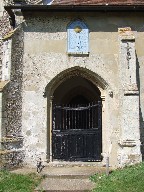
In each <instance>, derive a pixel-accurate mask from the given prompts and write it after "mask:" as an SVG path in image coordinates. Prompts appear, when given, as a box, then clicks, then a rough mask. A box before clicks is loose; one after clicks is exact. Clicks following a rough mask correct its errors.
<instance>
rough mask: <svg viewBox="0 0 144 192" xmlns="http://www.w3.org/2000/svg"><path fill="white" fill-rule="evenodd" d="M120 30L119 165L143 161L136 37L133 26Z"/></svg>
mask: <svg viewBox="0 0 144 192" xmlns="http://www.w3.org/2000/svg"><path fill="white" fill-rule="evenodd" d="M118 32H119V77H120V85H121V87H120V97H121V109H120V110H121V116H120V125H121V138H120V140H119V142H118V144H119V146H120V148H119V151H118V162H119V166H120V167H123V166H125V165H128V164H134V163H139V162H141V161H142V156H141V151H140V146H141V143H140V122H139V90H138V86H137V79H136V68H137V66H136V54H135V37H134V35H133V33H132V31H131V28H129V27H127V28H120V29H119V30H118Z"/></svg>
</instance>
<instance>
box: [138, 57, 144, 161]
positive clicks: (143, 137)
mask: <svg viewBox="0 0 144 192" xmlns="http://www.w3.org/2000/svg"><path fill="white" fill-rule="evenodd" d="M136 63H137V65H136V66H137V68H136V77H137V85H138V90H139V93H140V107H139V110H140V111H139V114H140V141H141V153H142V160H144V119H143V115H144V114H143V113H142V109H141V105H142V103H141V89H140V85H141V82H140V73H139V71H140V65H139V61H138V57H137V54H136Z"/></svg>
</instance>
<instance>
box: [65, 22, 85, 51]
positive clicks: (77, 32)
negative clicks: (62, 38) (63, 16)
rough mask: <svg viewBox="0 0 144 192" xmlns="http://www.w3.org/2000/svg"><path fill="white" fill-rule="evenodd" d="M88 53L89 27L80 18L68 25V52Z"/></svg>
mask: <svg viewBox="0 0 144 192" xmlns="http://www.w3.org/2000/svg"><path fill="white" fill-rule="evenodd" d="M88 53H89V29H88V28H87V26H86V24H85V23H84V22H82V21H80V20H76V21H74V22H72V23H71V24H70V25H69V26H68V54H88Z"/></svg>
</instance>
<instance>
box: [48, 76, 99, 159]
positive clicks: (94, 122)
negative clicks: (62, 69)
mask: <svg viewBox="0 0 144 192" xmlns="http://www.w3.org/2000/svg"><path fill="white" fill-rule="evenodd" d="M101 109H102V104H101V92H100V90H99V89H98V87H97V86H95V85H94V84H92V83H91V82H90V81H89V80H87V79H86V78H84V77H82V76H72V77H70V78H68V79H66V80H65V81H63V82H62V83H61V84H60V85H59V86H58V87H57V88H56V89H55V91H54V93H53V106H52V159H53V160H64V161H100V160H101V153H102V123H101V121H102V113H101Z"/></svg>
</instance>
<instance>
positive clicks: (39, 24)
mask: <svg viewBox="0 0 144 192" xmlns="http://www.w3.org/2000/svg"><path fill="white" fill-rule="evenodd" d="M23 15H24V19H25V27H24V31H25V32H41V33H46V32H49V33H57V32H66V31H67V26H68V25H69V24H70V22H72V21H74V20H76V19H80V20H82V21H84V22H85V23H86V25H87V26H88V28H89V30H90V32H118V28H123V27H131V28H132V30H133V31H138V32H140V31H142V29H144V24H143V19H144V18H143V15H142V13H126V12H125V13H124V14H123V13H120V12H119V13H110V12H103V13H99V12H98V13H92V12H87V13H83V12H79V13H78V12H64V13H61V12H47V13H44V12H43V13H41V14H40V15H39V14H37V13H35V12H24V13H23ZM122 18H123V19H122Z"/></svg>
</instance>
